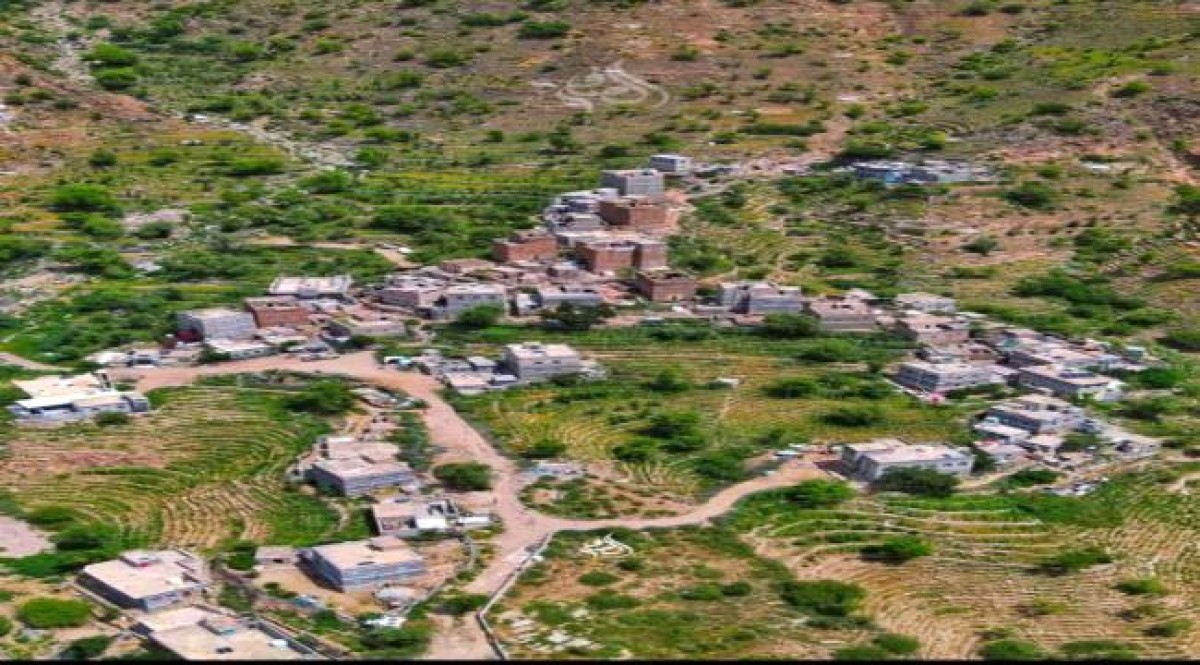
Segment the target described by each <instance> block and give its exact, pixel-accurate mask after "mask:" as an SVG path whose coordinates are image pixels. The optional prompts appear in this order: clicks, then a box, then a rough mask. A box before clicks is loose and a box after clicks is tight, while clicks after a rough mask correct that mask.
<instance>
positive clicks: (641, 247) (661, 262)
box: [633, 242, 669, 270]
mask: <svg viewBox="0 0 1200 665" xmlns="http://www.w3.org/2000/svg"><path fill="white" fill-rule="evenodd" d="M668 266H669V264H668V263H667V245H666V243H660V242H653V243H650V242H647V243H638V245H637V249H636V250H634V253H633V267H635V268H637V269H638V270H659V269H662V268H666V267H668Z"/></svg>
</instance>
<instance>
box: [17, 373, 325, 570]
mask: <svg viewBox="0 0 1200 665" xmlns="http://www.w3.org/2000/svg"><path fill="white" fill-rule="evenodd" d="M162 397H163V398H164V399H165V404H163V405H162V406H161V407H159V408H158V409H156V411H155V412H154V413H153V414H151V415H150V416H148V417H145V418H137V419H134V420H133V421H132V422H131V423H129V424H128V425H119V426H109V427H97V426H94V425H72V426H68V427H64V428H61V429H54V430H30V429H26V430H21V431H19V432H18V438H17V439H16V440H15V441H13V442H12V444H11V454H10V455H9V457H8V459H5V460H4V461H3V463H2V464H0V482H3V484H4V485H5V486H7V487H9V488H11V489H12V490H13V492H14V494H15V496H16V498H17V500H18V501H19V502H20V504H21V506H22V508H24V509H26V510H34V509H37V508H43V507H47V506H61V507H64V508H68V509H70V510H72V511H76V512H77V513H79V514H81V515H84V516H86V519H87V520H88V521H90V522H93V523H97V524H106V525H116V526H118V527H119V528H120V531H121V535H122V536H123V540H125V541H126V542H127V543H128V544H129V545H130V546H148V545H156V544H171V545H173V546H187V547H199V548H211V547H214V546H216V545H218V544H219V543H221V542H222V541H224V540H227V539H229V538H247V539H254V540H257V541H261V542H278V543H304V542H311V541H314V540H316V539H319V538H320V537H321V536H322V535H323V534H326V533H327V532H329V531H331V530H332V529H333V528H334V527H335V526H336V521H337V518H336V514H335V513H334V511H333V510H332V509H331V508H330V507H329V506H328V505H326V504H325V503H324V502H322V501H321V500H320V499H318V498H316V497H312V496H307V495H303V494H299V493H294V492H291V491H289V490H288V488H286V487H285V483H284V477H283V471H284V469H285V468H286V466H287V465H288V464H289V463H290V462H291V461H292V460H293V459H294V458H295V456H296V454H297V453H299V452H300V451H302V450H303V449H305V448H307V447H308V446H309V445H311V441H312V440H313V438H314V437H315V436H316V435H317V434H318V433H320V431H321V429H322V427H323V425H322V424H321V423H319V422H317V421H315V420H313V419H310V418H307V417H304V416H296V415H291V414H284V413H282V412H281V411H280V410H279V408H278V406H277V405H276V404H275V403H274V402H273V398H271V397H270V396H268V395H265V394H262V393H256V392H253V391H248V390H234V389H229V388H211V387H194V388H185V389H172V390H170V391H167V392H165V394H163V395H162Z"/></svg>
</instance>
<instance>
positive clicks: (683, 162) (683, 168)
mask: <svg viewBox="0 0 1200 665" xmlns="http://www.w3.org/2000/svg"><path fill="white" fill-rule="evenodd" d="M650 168H652V169H657V170H659V171H662V172H663V173H671V174H675V175H684V174H687V173H691V172H692V158H691V157H684V156H683V155H666V154H664V155H654V156H653V157H651V158H650Z"/></svg>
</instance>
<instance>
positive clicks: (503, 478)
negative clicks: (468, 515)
mask: <svg viewBox="0 0 1200 665" xmlns="http://www.w3.org/2000/svg"><path fill="white" fill-rule="evenodd" d="M270 369H277V370H291V371H297V372H311V373H321V374H340V375H345V376H349V377H353V378H356V379H359V380H362V381H365V382H368V383H373V384H375V385H378V386H380V387H383V388H389V389H393V390H399V391H403V392H405V393H407V394H409V395H412V396H413V397H417V398H419V399H422V400H424V401H425V402H426V403H427V404H428V405H429V406H428V408H427V409H425V411H424V413H423V417H424V420H425V424H426V426H427V427H428V428H429V434H430V438H431V439H432V441H433V443H434V444H435V445H436V446H439V447H441V448H442V449H443V452H442V453H441V454H440V455H439V456H438V458H437V460H436V461H437V462H438V463H445V462H465V461H474V462H482V463H484V464H487V465H488V466H489V467H491V468H492V471H493V473H494V476H495V482H494V485H493V488H492V492H491V495H492V501H493V503H492V506H491V510H492V511H493V513H494V514H495V515H496V516H497V517H499V518H500V519H501V520H502V521H503V523H504V527H505V528H504V531H503V533H500V534H498V535H497V536H496V537H495V538H493V539H491V540H490V544H491V545H492V546H493V547H494V548H495V556H494V558H493V559H492V560H491V562H490V563H489V564H488V565H487V567H486V568H484V569H483V570H482V571H481V572H480V574H479V575H478V576H477V577H476V578H475V579H474V580H472V581H471V583H470V584H469V585H467V591H468V592H469V593H481V594H488V595H491V594H494V593H496V592H497V591H498V590H499V589H500V588H501V587H502V586H503V584H504V582H505V580H506V579H507V578H508V577H509V576H510V575H512V574H513V573H514V572H515V571H516V570H517V568H518V567H519V566H520V565H521V563H522V562H523V561H524V560H525V559H526V557H527V556H528V554H529V552H530V551H531V550H532V549H533V548H534V547H535V546H536V544H537V543H539V542H540V541H541V540H542V539H543V538H545V537H546V536H548V535H550V534H552V533H555V532H557V531H586V530H591V529H605V528H615V527H626V528H632V529H642V528H649V527H675V526H684V525H692V524H703V523H705V522H707V521H708V520H710V519H712V518H714V517H717V516H719V515H721V514H723V513H725V512H727V511H728V510H729V509H730V508H732V507H733V505H734V504H736V503H737V502H738V501H739V500H740V499H742V498H743V497H745V496H747V495H749V494H753V493H755V492H761V491H763V490H767V489H772V488H777V487H786V486H788V485H792V484H794V483H796V482H798V481H800V480H805V479H809V478H822V477H826V474H825V472H824V471H821V470H820V469H818V468H817V467H815V466H814V465H812V464H810V463H807V462H803V461H799V460H792V461H790V462H788V463H786V464H784V465H783V466H781V467H780V468H779V469H778V470H777V471H776V472H775V473H773V474H772V475H770V476H761V477H758V478H755V479H753V480H749V481H746V482H744V483H740V484H738V485H735V486H733V487H729V488H727V489H725V490H724V491H722V492H720V493H718V494H717V495H715V496H714V497H712V498H711V499H709V500H708V501H707V502H706V503H704V504H703V505H700V506H697V507H696V508H695V509H694V510H692V511H690V512H688V513H684V514H681V515H675V516H671V517H663V518H654V519H630V518H618V519H609V520H570V519H561V518H555V517H549V516H546V515H542V514H540V513H537V512H535V511H533V510H530V509H529V508H527V507H526V506H525V505H524V504H522V503H521V501H520V499H519V492H520V489H521V479H520V474H519V473H518V469H517V466H516V464H515V463H514V462H513V461H512V460H510V459H508V458H507V457H505V456H503V455H501V454H500V453H499V452H498V451H497V450H496V449H495V448H493V447H492V446H491V444H489V443H488V442H487V440H485V439H484V438H483V436H481V435H480V434H479V433H478V432H477V431H475V429H474V428H472V427H471V426H470V425H469V424H468V423H467V422H466V421H465V420H463V419H462V418H461V417H460V416H459V415H458V414H457V413H456V412H455V411H454V409H453V408H451V407H450V405H449V404H447V403H446V402H445V401H443V400H442V398H441V397H440V395H439V393H440V391H441V384H440V383H438V381H437V380H436V379H434V378H433V377H430V376H426V375H424V374H418V373H415V372H400V371H397V370H395V369H390V368H385V367H381V366H380V365H379V363H378V362H376V360H375V358H374V356H373V354H371V353H370V352H364V353H357V354H350V355H345V356H342V357H340V358H337V359H334V360H328V361H318V362H308V363H303V362H300V361H299V360H297V359H294V358H286V357H280V356H272V357H267V358H256V359H253V360H245V361H238V362H230V363H224V364H220V365H207V366H203V367H186V368H159V369H152V370H114V371H113V378H114V379H116V380H122V379H129V380H136V381H137V385H138V389H139V390H142V391H148V390H151V389H154V388H161V387H165V386H180V385H188V384H190V383H192V382H193V381H194V380H195V379H196V378H198V377H200V376H211V375H216V374H232V373H239V372H255V371H264V370H270ZM298 584H300V581H299V580H294V581H293V580H289V584H287V585H285V586H289V587H290V588H292V589H293V590H295V591H301V592H308V590H307V589H305V590H303V591H302V590H301V589H300V588H298V587H297V586H295V585H298ZM439 622H440V623H439V631H438V634H437V637H436V638H435V639H434V642H433V646H432V648H431V651H430V654H429V655H428V658H429V659H431V660H449V659H487V658H492V657H493V656H494V655H493V653H492V651H491V649H490V648H489V647H488V645H487V641H486V639H485V637H484V634H483V631H482V629H481V628H480V627H479V626H478V624H477V623H476V622H475V621H474V620H472V619H467V620H464V621H461V622H457V623H455V622H451V621H449V620H448V619H447V620H446V621H441V620H440V619H439ZM442 624H445V625H442Z"/></svg>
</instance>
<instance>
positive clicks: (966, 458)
mask: <svg viewBox="0 0 1200 665" xmlns="http://www.w3.org/2000/svg"><path fill="white" fill-rule="evenodd" d="M974 462H975V459H974V457H972V456H971V455H969V454H967V453H965V452H963V451H961V450H958V449H956V448H950V447H948V446H942V445H912V444H908V443H905V442H903V441H901V440H899V439H879V440H877V441H872V442H870V443H856V444H849V445H846V446H844V447H843V448H842V456H841V463H842V466H843V468H845V469H846V470H847V471H848V473H849V474H850V475H851V476H852V477H854V478H857V479H859V480H864V481H867V482H874V481H876V480H879V479H880V478H881V477H883V475H884V474H885V473H887V472H888V471H891V470H893V469H911V468H920V469H932V470H934V471H937V472H939V473H946V474H950V475H955V476H966V475H968V474H970V473H971V467H972V465H973V464H974Z"/></svg>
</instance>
